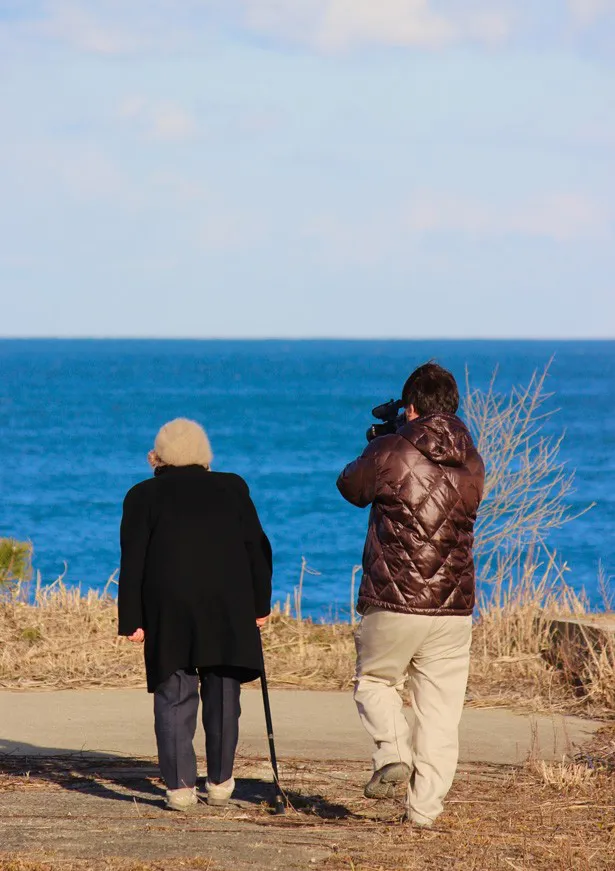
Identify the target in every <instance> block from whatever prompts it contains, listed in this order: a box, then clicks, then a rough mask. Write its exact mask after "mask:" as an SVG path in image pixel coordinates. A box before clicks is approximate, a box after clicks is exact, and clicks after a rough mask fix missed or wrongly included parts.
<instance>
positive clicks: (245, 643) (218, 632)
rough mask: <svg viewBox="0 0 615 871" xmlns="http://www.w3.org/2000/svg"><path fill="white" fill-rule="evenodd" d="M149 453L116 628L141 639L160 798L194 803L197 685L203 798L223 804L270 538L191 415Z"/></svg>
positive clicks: (130, 518) (256, 648)
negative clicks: (163, 794)
mask: <svg viewBox="0 0 615 871" xmlns="http://www.w3.org/2000/svg"><path fill="white" fill-rule="evenodd" d="M148 459H149V462H150V464H151V466H152V467H153V469H154V473H155V474H154V477H153V478H150V479H148V480H146V481H142V482H141V483H140V484H137V485H136V486H135V487H133V488H132V489H131V490H130V491H129V492H128V494H127V496H126V499H125V501H124V513H123V517H122V526H121V535H120V537H121V549H122V559H121V566H120V579H119V600H118V607H119V634H120V635H126V636H128V638H129V640H130V641H134V642H136V643H141V642H143V641H144V642H145V667H146V672H147V687H148V691H149V692H150V693H153V694H154V717H155V731H156V740H157V744H158V758H159V762H160V771H161V774H162V777H163V779H164V781H165V783H166V786H167V807H168V808H170V809H172V810H186V809H188V808H189V807H190V806H192V805H194V804H196V803H197V796H196V786H195V784H196V774H197V766H196V756H195V753H194V748H193V744H192V742H193V738H194V733H195V730H196V720H197V711H198V704H199V685H200V695H201V699H202V703H203V711H202V714H203V726H204V728H205V738H206V754H207V780H206V790H207V801H208V803H209V804H215V805H224V804H226V803H227V802H228V800H229V798H230V796H231V794H232V792H233V789H234V786H235V781H234V779H233V763H234V759H235V750H236V747H237V740H238V735H239V715H240V713H241V710H240V706H239V695H240V685H241V683H242V682H244V681H249V680H254V679H255V678H256V677H258V676H259V674H260V672H261V669H262V653H261V648H260V640H259V637H258V628H259V627H260V626H262V625H263V624H264V622H265V619H266V617H267V615H268V614H269V611H270V604H271V565H272V562H271V547H270V545H269V541H268V540H267V537H266V535H265V533H264V532H263V530H262V527H261V525H260V522H259V519H258V515H257V513H256V509H255V507H254V504H253V503H252V500H251V499H250V493H249V490H248V486H247V484H246V483H245V481H244V480H243V479H242V478H240V477H239V476H238V475H233V474H223V473H221V472H212V471H211V469H210V463H211V460H212V452H211V448H210V446H209V441H208V439H207V435H206V434H205V431H204V430H203V429H202V427H200V426H199V425H198V424H197V423H194V422H193V421H190V420H184V419H178V420H173V421H171V422H170V423H167V424H166V425H165V426H163V427H162V429H161V430H160V432H159V433H158V436H157V437H156V441H155V446H154V450H153V451H151V452H150V454H149V457H148Z"/></svg>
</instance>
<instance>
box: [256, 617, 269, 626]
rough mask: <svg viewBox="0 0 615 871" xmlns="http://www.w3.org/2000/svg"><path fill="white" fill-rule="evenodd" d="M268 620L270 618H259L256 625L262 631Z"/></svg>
mask: <svg viewBox="0 0 615 871" xmlns="http://www.w3.org/2000/svg"><path fill="white" fill-rule="evenodd" d="M268 619H269V617H257V618H256V625H257V626H258V628H259V629H262V628H263V626H264V625H265V623H266V622H267V620H268Z"/></svg>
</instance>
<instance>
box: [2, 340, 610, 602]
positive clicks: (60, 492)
mask: <svg viewBox="0 0 615 871" xmlns="http://www.w3.org/2000/svg"><path fill="white" fill-rule="evenodd" d="M552 355H555V359H554V362H553V365H552V369H551V376H550V378H549V390H550V391H553V392H554V394H555V396H554V398H553V400H552V402H551V407H552V408H559V409H561V410H560V411H559V413H558V414H557V415H556V416H555V418H554V419H553V420H552V421H551V422H550V423H549V428H550V431H558V430H562V429H564V428H565V429H566V438H565V441H564V444H563V447H562V457H563V459H564V460H566V462H567V463H568V465H569V467H570V468H571V469H576V482H577V492H576V494H575V497H574V505H573V507H575V508H582V507H584V506H586V505H587V504H589V503H591V502H596V503H597V505H596V507H595V508H594V509H593V510H592V511H591V512H590V513H589V514H587V515H585V516H584V517H581V518H579V519H578V520H576V521H575V522H573V523H572V524H570V525H569V526H567V527H566V528H565V529H564V530H562V531H555V532H554V533H553V534H552V536H551V543H552V544H553V545H554V546H555V547H557V549H558V550H559V552H560V553H561V555H562V556H563V557H564V558H565V559H566V560H567V562H568V564H569V565H570V567H571V572H570V575H569V581H571V582H572V583H573V585H574V586H576V587H581V586H584V587H585V588H586V589H587V590H588V592H589V593H590V595H591V596H592V598H593V600H594V602H595V603H596V604H599V602H600V598H599V593H598V590H597V580H596V579H597V573H598V565H599V562H600V561H601V560H602V562H603V563H604V566H605V568H606V569H607V571H609V570H610V571H615V538H614V536H613V529H614V523H615V342H568V343H565V342H561V343H558V342H553V341H541V342H501V341H498V342H496V341H494V342H489V341H487V342H485V341H482V342H447V341H433V342H431V341H430V342H427V341H421V342H414V341H407V342H405V341H404V342H400V341H397V342H383V341H356V342H350V341H309V342H297V341H271V342H250V341H246V342H242V341H202V342H200V341H154V340H152V341H125V340H122V341H115V340H109V341H86V340H83V341H82V340H79V341H64V340H24V341H10V340H3V341H0V445H1V450H2V467H1V471H0V535H4V536H15V537H17V538H20V539H25V538H29V539H31V541H32V542H33V544H34V548H35V566H36V567H37V568H38V569H40V571H41V573H42V576H43V580H44V581H45V582H50V581H52V580H54V579H55V578H56V577H57V575H58V574H59V573H60V572H62V571H63V569H64V561H66V563H67V565H68V568H67V572H66V581H67V582H68V583H74V584H76V583H81V584H82V585H83V587H84V588H87V587H96V588H100V587H101V586H102V585H104V583H105V582H106V580H107V578H108V577H109V575H110V574H111V573H112V572H113V571H114V569H116V568H117V565H118V558H119V547H118V524H119V520H120V515H121V504H122V499H123V496H124V494H125V492H126V490H127V489H128V488H129V487H130V486H132V484H134V483H135V482H136V481H139V480H140V479H142V478H144V477H147V476H148V474H149V469H148V466H147V465H146V460H145V457H146V454H147V451H148V449H149V448H150V447H151V446H152V442H153V438H154V435H155V433H156V431H157V429H158V428H159V426H160V425H161V424H163V423H164V422H165V421H167V420H169V419H170V418H173V417H177V416H187V417H193V418H195V419H197V420H199V421H201V422H202V423H203V424H204V425H205V427H206V428H207V430H208V432H209V435H210V438H211V441H212V445H213V448H214V452H215V455H216V456H215V461H214V466H215V468H217V469H219V470H229V471H231V470H232V471H234V472H238V473H239V474H241V475H243V476H244V477H245V478H246V479H247V480H248V482H249V484H250V487H251V489H252V493H253V496H254V500H255V502H256V504H257V507H258V509H259V512H260V515H261V518H262V521H263V525H264V526H265V529H266V530H267V532H268V534H269V535H270V537H271V539H272V543H273V548H274V553H275V566H276V570H275V595H276V597H279V598H282V599H283V598H284V597H285V596H286V594H287V593H288V592H292V590H293V587H294V586H295V584H296V583H297V580H298V576H299V569H300V564H301V557H302V556H305V557H306V558H307V560H308V564H309V566H310V567H312V568H313V569H315V570H317V571H318V572H320V574H318V575H309V576H308V577H307V578H306V589H305V594H304V603H303V606H304V613H311V614H313V615H315V616H320V615H325V616H326V615H329V614H332V613H333V614H335V613H336V612H337V613H338V614H340V615H341V616H343V615H344V613H348V610H349V581H350V574H351V570H352V567H353V565H355V564H356V563H358V562H360V558H361V550H362V545H363V538H364V533H365V528H366V523H367V513H366V512H363V511H361V510H359V509H356V508H353V507H351V506H349V505H347V504H346V503H344V502H343V501H342V499H341V497H340V496H339V495H338V493H337V490H336V488H335V480H336V477H337V475H338V473H339V471H340V470H341V468H342V467H343V466H344V465H345V463H347V462H348V461H349V460H351V459H353V458H354V457H355V455H357V454H358V453H359V452H360V451H361V450H362V449H363V447H364V444H365V440H364V438H365V437H364V433H365V429H366V428H367V425H368V424H369V423H370V422H371V418H370V409H371V408H372V406H374V405H375V404H377V403H379V402H382V401H383V400H387V399H389V398H391V397H392V396H397V395H398V394H399V393H400V390H401V385H402V384H403V382H404V380H405V378H406V377H407V375H408V374H409V372H410V371H411V370H412V369H413V368H414V367H415V366H416V365H418V364H420V363H422V362H424V361H425V360H426V359H429V358H437V359H438V360H439V361H440V362H441V363H442V364H443V365H445V366H448V367H449V368H451V369H452V370H453V372H454V373H455V374H456V375H457V377H458V379H459V381H460V383H462V382H464V380H465V367H466V366H468V367H469V370H470V373H471V378H472V382H473V384H474V385H475V386H486V384H487V383H488V381H489V379H490V377H491V374H492V372H493V370H494V368H495V367H496V366H499V372H500V375H499V384H500V387H501V388H502V389H503V390H506V389H507V388H509V387H510V386H511V385H512V384H515V383H519V382H523V381H525V380H527V379H528V378H529V377H530V375H531V373H532V372H533V370H534V369H536V368H542V367H543V366H544V364H545V363H546V362H547V361H548V360H549V358H550V357H551V356H552Z"/></svg>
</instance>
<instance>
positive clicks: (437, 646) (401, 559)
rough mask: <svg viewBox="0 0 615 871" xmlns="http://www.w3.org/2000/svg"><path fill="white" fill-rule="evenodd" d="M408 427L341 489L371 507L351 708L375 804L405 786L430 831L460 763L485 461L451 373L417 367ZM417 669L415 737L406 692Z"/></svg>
mask: <svg viewBox="0 0 615 871" xmlns="http://www.w3.org/2000/svg"><path fill="white" fill-rule="evenodd" d="M402 401H403V405H404V408H405V418H406V422H405V423H404V424H403V425H402V426H401V427H400V428H399V429H398V430H397V432H396V433H395V434H392V435H383V436H380V437H378V438H375V439H374V440H373V441H372V442H371V443H370V444H369V445H368V447H367V448H366V449H365V451H364V452H363V454H362V455H361V456H360V457H359V458H358V459H357V460H355V461H354V462H353V463H350V465H348V466H347V467H346V468H345V469H344V471H343V472H342V474H341V475H340V477H339V480H338V482H337V486H338V488H339V490H340V492H341V494H342V495H343V496H344V498H345V499H347V500H348V501H349V502H352V504H353V505H358V506H359V507H361V508H364V507H365V506H367V505H370V504H371V506H372V507H371V513H370V518H369V529H368V533H367V539H366V542H365V550H364V553H363V580H362V583H361V588H360V590H359V603H358V611H359V613H360V614H362V615H363V619H362V621H361V626H360V629H359V632H358V633H357V670H356V677H355V694H354V697H355V701H356V703H357V707H358V710H359V715H360V717H361V720H362V722H363V725H364V726H365V728H366V729H367V731H368V732H369V734H370V735H371V737H372V738H373V740H374V742H375V744H376V750H375V752H374V757H373V762H374V774H373V776H372V778H371V780H370V781H369V783H368V784H367V786H366V787H365V795H366V796H367V797H368V798H385V797H388V796H390V795H392V794H393V792H394V786H395V784H396V783H401V782H405V781H406V780H409V786H408V794H407V818H408V819H409V820H411V821H412V822H413V823H414V824H416V825H418V826H431V825H432V824H433V822H434V820H435V819H436V818H437V817H438V816H439V814H440V813H441V812H442V807H443V806H442V802H443V800H444V798H445V796H446V794H447V793H448V791H449V789H450V787H451V784H452V782H453V777H454V775H455V769H456V767H457V760H458V752H459V747H458V728H459V721H460V719H461V712H462V709H463V702H464V697H465V689H466V683H467V678H468V668H469V661H470V641H471V635H472V610H473V608H474V597H475V580H474V563H473V559H472V545H473V529H474V522H475V520H476V512H477V509H478V506H479V504H480V501H481V498H482V493H483V484H484V475H485V470H484V465H483V461H482V459H481V457H480V455H479V454H478V452H477V450H476V448H475V447H474V444H473V442H472V437H471V436H470V433H469V431H468V429H467V428H466V426H465V424H464V423H463V422H462V421H461V420H460V419H459V417H457V415H456V412H457V409H458V407H459V391H458V388H457V384H456V382H455V379H454V377H453V376H452V374H451V373H450V372H447V371H446V369H443V368H442V367H441V366H438V365H436V364H435V363H427V364H425V365H424V366H421V367H420V368H418V369H417V370H416V371H415V372H413V373H412V375H411V376H410V377H409V378H408V380H407V381H406V384H405V385H404V389H403V393H402ZM406 673H408V674H409V677H410V683H411V689H412V700H413V707H414V714H415V724H414V730H413V732H412V733H411V732H410V729H409V726H408V723H407V721H406V718H405V716H404V714H403V710H402V704H403V703H402V699H401V696H400V694H399V691H400V690H401V689H402V688H403V685H404V682H405V678H406Z"/></svg>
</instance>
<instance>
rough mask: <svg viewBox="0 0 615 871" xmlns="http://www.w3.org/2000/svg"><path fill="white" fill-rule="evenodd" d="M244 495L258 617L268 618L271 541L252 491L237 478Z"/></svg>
mask: <svg viewBox="0 0 615 871" xmlns="http://www.w3.org/2000/svg"><path fill="white" fill-rule="evenodd" d="M236 480H237V482H238V483H239V486H240V489H241V493H242V525H243V537H244V542H245V546H246V550H247V552H248V557H249V559H250V568H251V570H252V586H253V589H254V603H255V606H256V616H257V617H267V615H268V614H269V613H270V612H271V577H272V574H273V554H272V550H271V544H270V543H269V539H268V538H267V536H266V535H265V532H264V531H263V527H262V526H261V522H260V520H259V517H258V513H257V511H256V506H255V505H254V502H253V501H252V499H251V497H250V490H249V487H248V485H247V484H246V482H245V481H244V480H243V478H240V477H239V476H237V477H236Z"/></svg>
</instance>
